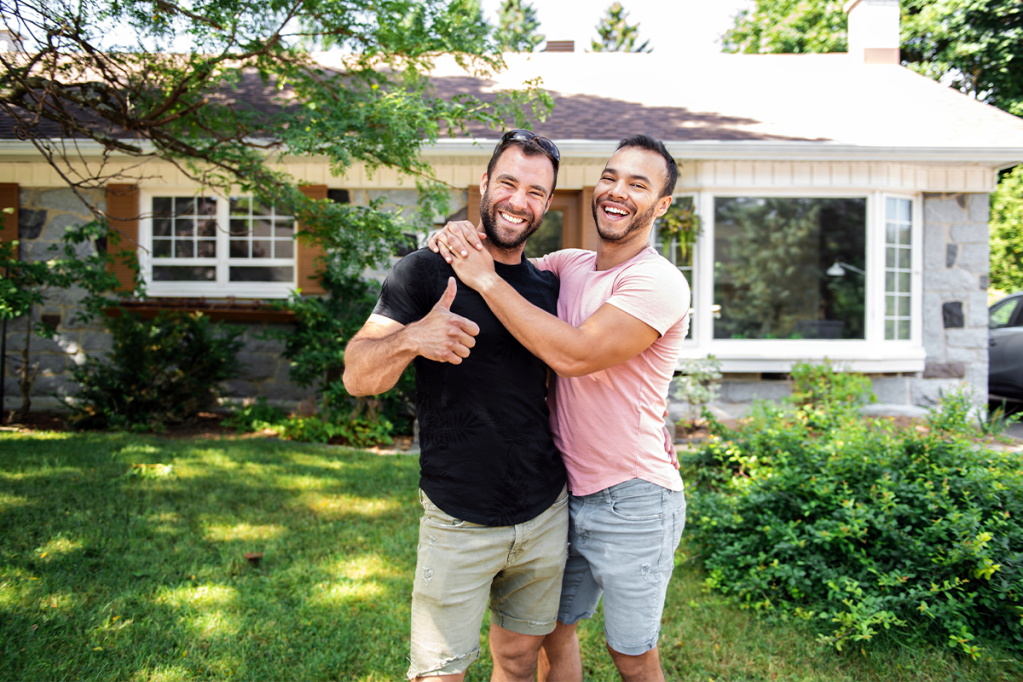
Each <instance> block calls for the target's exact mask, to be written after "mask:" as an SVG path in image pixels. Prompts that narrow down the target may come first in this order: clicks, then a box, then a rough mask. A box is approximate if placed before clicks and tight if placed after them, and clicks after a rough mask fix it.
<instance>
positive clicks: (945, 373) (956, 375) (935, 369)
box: [923, 362, 966, 379]
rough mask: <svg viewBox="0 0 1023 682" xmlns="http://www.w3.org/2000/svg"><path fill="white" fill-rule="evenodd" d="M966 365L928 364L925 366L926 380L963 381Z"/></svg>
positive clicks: (960, 363)
mask: <svg viewBox="0 0 1023 682" xmlns="http://www.w3.org/2000/svg"><path fill="white" fill-rule="evenodd" d="M965 376H966V365H965V364H964V363H962V362H928V363H927V364H925V365H924V376H923V378H924V379H962V378H963V377H965Z"/></svg>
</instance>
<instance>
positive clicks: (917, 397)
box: [910, 379, 962, 407]
mask: <svg viewBox="0 0 1023 682" xmlns="http://www.w3.org/2000/svg"><path fill="white" fill-rule="evenodd" d="M961 384H962V382H961V381H959V380H956V379H910V392H911V395H912V402H913V404H914V405H921V406H923V407H934V406H935V405H937V404H938V403H940V402H941V394H942V392H943V391H950V390H952V389H953V388H954V387H956V386H959V385H961Z"/></svg>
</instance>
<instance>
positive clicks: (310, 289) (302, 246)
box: [295, 185, 327, 294]
mask: <svg viewBox="0 0 1023 682" xmlns="http://www.w3.org/2000/svg"><path fill="white" fill-rule="evenodd" d="M298 189H299V191H301V192H302V194H304V195H306V196H307V197H309V198H310V199H326V198H327V186H326V185H302V186H301V187H299V188H298ZM298 229H299V230H300V231H301V229H302V226H301V225H300V226H299V227H298ZM295 248H296V253H297V256H298V257H297V258H296V265H297V267H298V280H297V281H298V288H299V289H301V290H302V293H303V294H325V293H327V290H326V289H324V288H323V285H322V284H320V280H319V277H318V276H317V275H318V274H319V270H318V268H319V266H318V265H317V263H316V260H317V259H318V258H319V257H320V256H322V255H323V247H321V246H320V245H319V244H311V243H309V242H306V241H303V240H301V239H299V240H297V243H296V245H295Z"/></svg>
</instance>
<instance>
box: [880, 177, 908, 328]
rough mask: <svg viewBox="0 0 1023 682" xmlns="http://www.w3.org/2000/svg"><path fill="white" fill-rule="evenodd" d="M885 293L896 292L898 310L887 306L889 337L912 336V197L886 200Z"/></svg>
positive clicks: (886, 319)
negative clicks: (910, 198)
mask: <svg viewBox="0 0 1023 682" xmlns="http://www.w3.org/2000/svg"><path fill="white" fill-rule="evenodd" d="M885 226H886V233H885V239H886V240H887V242H888V243H887V246H886V248H885V252H886V256H887V258H886V259H885V279H884V282H885V293H886V294H888V295H889V296H891V295H895V296H894V297H895V299H896V302H897V310H891V308H890V307H886V309H885V338H886V339H889V340H907V339H909V334H910V328H911V326H912V324H911V322H912V313H911V310H912V298H911V296H910V294H911V293H912V285H913V282H912V276H911V274H912V273H911V272H910V269H911V267H912V263H913V248H912V238H913V203H912V202H911V201H910V200H909V199H899V198H896V197H888V198H887V199H886V200H885Z"/></svg>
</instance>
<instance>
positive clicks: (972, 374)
mask: <svg viewBox="0 0 1023 682" xmlns="http://www.w3.org/2000/svg"><path fill="white" fill-rule="evenodd" d="M985 360H986V358H985ZM987 375H988V364H987V362H974V363H972V364H970V365H967V366H966V383H968V384H969V385H970V386H971V387H972V388H973V392H974V394H975V396H980V397H981V398H982V399H983V400H982V401H975V402H986V399H987Z"/></svg>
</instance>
